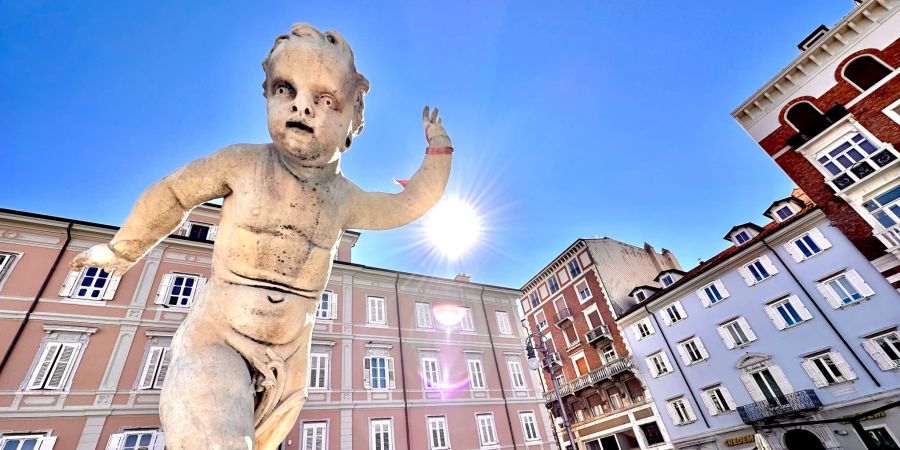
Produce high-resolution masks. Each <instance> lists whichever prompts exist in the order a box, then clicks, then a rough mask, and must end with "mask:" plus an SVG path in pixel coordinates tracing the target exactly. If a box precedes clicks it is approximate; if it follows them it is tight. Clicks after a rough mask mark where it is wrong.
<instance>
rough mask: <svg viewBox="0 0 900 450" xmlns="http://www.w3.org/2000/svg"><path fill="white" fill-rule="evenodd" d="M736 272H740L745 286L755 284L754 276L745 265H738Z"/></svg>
mask: <svg viewBox="0 0 900 450" xmlns="http://www.w3.org/2000/svg"><path fill="white" fill-rule="evenodd" d="M738 273H739V274H741V278H743V279H744V283H747V286H753V285H754V284H756V278H753V274H751V273H750V271H749V270H747V266H741V267H738Z"/></svg>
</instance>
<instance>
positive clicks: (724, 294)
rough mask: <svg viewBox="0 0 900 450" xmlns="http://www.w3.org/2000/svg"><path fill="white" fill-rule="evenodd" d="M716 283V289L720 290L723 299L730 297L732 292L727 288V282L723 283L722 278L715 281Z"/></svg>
mask: <svg viewBox="0 0 900 450" xmlns="http://www.w3.org/2000/svg"><path fill="white" fill-rule="evenodd" d="M713 284H715V285H716V289H718V290H719V294H720V295H721V296H722V300H725V299H726V298H728V297H730V296H731V294H729V293H728V289H725V283H722V280H716V281H714V282H713Z"/></svg>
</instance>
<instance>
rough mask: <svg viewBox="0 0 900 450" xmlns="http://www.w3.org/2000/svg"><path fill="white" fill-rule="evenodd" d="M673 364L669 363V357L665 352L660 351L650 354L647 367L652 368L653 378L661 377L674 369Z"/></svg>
mask: <svg viewBox="0 0 900 450" xmlns="http://www.w3.org/2000/svg"><path fill="white" fill-rule="evenodd" d="M671 367H672V365H671V364H670V363H669V357H668V356H667V355H666V354H665V353H663V352H659V353H656V354H654V355H650V357H648V358H647V368H649V369H650V375H651V376H653V378H657V377H661V376H663V375H665V374H667V373H669V372H671V371H672V369H671Z"/></svg>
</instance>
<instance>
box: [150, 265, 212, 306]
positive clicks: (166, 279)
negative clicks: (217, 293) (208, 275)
mask: <svg viewBox="0 0 900 450" xmlns="http://www.w3.org/2000/svg"><path fill="white" fill-rule="evenodd" d="M205 282H206V280H205V279H203V278H201V277H200V276H198V275H189V274H184V273H167V274H164V275H163V276H162V277H161V278H160V281H159V289H157V291H156V299H155V300H154V301H153V303H155V304H157V305H162V306H164V307H172V306H174V307H177V308H187V307H189V306H191V303H192V302H193V301H194V298H196V297H197V291H198V290H199V289H200V287H201V286H202V285H203V284H204V283H205Z"/></svg>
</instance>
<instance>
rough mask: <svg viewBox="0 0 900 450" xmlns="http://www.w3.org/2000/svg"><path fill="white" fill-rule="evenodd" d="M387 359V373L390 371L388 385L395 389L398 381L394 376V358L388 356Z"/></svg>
mask: <svg viewBox="0 0 900 450" xmlns="http://www.w3.org/2000/svg"><path fill="white" fill-rule="evenodd" d="M386 359H387V373H388V387H389V388H391V389H395V388H396V387H397V382H396V381H395V377H394V358H386Z"/></svg>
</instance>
